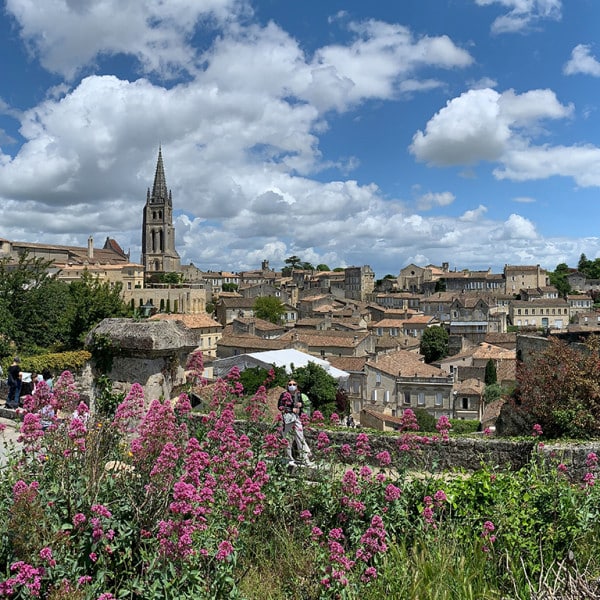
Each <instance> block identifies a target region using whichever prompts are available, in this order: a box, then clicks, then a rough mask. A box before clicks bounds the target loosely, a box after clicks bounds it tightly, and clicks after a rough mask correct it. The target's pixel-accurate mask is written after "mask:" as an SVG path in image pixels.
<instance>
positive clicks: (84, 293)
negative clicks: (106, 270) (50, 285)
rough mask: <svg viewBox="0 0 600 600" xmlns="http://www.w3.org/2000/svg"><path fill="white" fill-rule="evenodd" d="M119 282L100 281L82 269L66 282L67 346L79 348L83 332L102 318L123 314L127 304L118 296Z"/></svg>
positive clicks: (119, 294)
mask: <svg viewBox="0 0 600 600" xmlns="http://www.w3.org/2000/svg"><path fill="white" fill-rule="evenodd" d="M121 292H122V285H121V284H120V283H117V284H115V285H111V284H110V283H109V282H108V281H100V280H99V279H98V278H97V277H96V278H94V277H92V275H91V274H90V273H89V272H87V271H85V272H84V274H83V276H82V277H81V279H79V280H77V281H73V282H71V284H70V286H69V293H70V306H69V314H68V318H69V321H68V322H69V335H68V344H69V347H70V348H74V349H75V348H81V347H82V346H83V343H84V341H85V336H86V335H87V333H88V332H89V331H90V330H91V329H92V328H93V327H95V326H96V325H97V324H98V323H100V321H102V319H106V318H109V317H124V316H126V315H127V314H128V312H129V311H128V307H127V305H126V304H125V303H124V302H123V299H122V297H121Z"/></svg>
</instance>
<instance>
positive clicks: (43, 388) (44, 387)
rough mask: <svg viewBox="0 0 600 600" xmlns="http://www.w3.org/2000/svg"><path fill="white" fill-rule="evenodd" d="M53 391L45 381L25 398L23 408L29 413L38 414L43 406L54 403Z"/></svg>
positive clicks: (39, 383)
mask: <svg viewBox="0 0 600 600" xmlns="http://www.w3.org/2000/svg"><path fill="white" fill-rule="evenodd" d="M52 397H53V395H52V390H51V389H50V387H49V386H48V384H47V383H46V382H45V381H40V382H38V384H37V385H36V388H35V392H33V394H30V395H26V396H23V408H24V409H25V410H26V411H27V412H38V411H39V410H40V409H41V408H42V407H43V406H47V405H48V404H50V403H51V402H52Z"/></svg>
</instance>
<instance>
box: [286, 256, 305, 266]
mask: <svg viewBox="0 0 600 600" xmlns="http://www.w3.org/2000/svg"><path fill="white" fill-rule="evenodd" d="M283 262H284V263H285V264H286V265H287V266H288V267H289V268H290V269H299V268H300V265H301V264H302V260H301V259H300V257H299V256H296V255H295V254H294V255H293V256H290V257H289V258H286V259H285V260H284V261H283Z"/></svg>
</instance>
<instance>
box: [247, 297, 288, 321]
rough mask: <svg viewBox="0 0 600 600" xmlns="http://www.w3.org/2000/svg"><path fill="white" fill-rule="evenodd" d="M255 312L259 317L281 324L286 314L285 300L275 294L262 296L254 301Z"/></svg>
mask: <svg viewBox="0 0 600 600" xmlns="http://www.w3.org/2000/svg"><path fill="white" fill-rule="evenodd" d="M253 310H254V314H255V315H256V316H257V317H258V318H259V319H264V320H265V321H270V322H271V323H274V324H275V325H279V324H280V323H281V321H282V318H283V315H285V306H284V304H283V302H282V301H281V300H280V299H279V298H276V297H275V296H261V297H258V298H257V299H256V300H255V301H254V306H253Z"/></svg>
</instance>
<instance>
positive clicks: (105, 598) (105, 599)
mask: <svg viewBox="0 0 600 600" xmlns="http://www.w3.org/2000/svg"><path fill="white" fill-rule="evenodd" d="M98 600H116V598H115V597H114V596H113V595H112V594H111V593H110V592H104V593H103V594H100V595H99V596H98Z"/></svg>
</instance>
